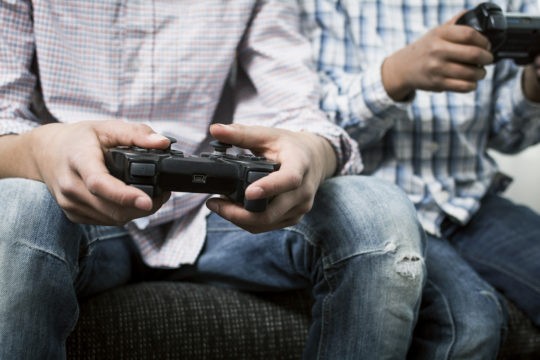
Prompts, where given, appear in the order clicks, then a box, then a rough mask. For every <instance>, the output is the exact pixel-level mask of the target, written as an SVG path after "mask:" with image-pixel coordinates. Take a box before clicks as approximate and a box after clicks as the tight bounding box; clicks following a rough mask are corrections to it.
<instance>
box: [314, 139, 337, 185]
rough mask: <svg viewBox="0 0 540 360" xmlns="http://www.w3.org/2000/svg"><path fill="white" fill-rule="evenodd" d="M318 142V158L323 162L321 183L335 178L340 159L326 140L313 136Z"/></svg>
mask: <svg viewBox="0 0 540 360" xmlns="http://www.w3.org/2000/svg"><path fill="white" fill-rule="evenodd" d="M313 137H314V138H315V140H316V149H317V156H318V158H319V159H320V160H321V162H322V167H321V169H322V172H321V183H322V182H323V181H324V180H326V179H328V178H330V177H332V176H334V175H335V173H336V171H337V164H338V158H337V154H336V152H335V150H334V147H333V146H332V144H331V143H330V141H328V140H327V139H326V138H324V137H322V136H320V135H316V134H313Z"/></svg>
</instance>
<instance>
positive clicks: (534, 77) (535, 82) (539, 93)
mask: <svg viewBox="0 0 540 360" xmlns="http://www.w3.org/2000/svg"><path fill="white" fill-rule="evenodd" d="M522 87H523V93H524V94H525V97H526V98H527V99H529V100H530V101H534V102H540V56H537V57H536V58H535V59H534V62H533V63H532V64H530V65H527V66H526V67H525V69H524V71H523V82H522Z"/></svg>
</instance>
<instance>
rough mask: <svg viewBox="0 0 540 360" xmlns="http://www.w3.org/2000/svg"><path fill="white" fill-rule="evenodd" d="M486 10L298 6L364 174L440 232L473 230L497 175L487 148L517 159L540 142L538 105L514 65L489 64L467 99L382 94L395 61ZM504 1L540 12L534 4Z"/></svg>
mask: <svg viewBox="0 0 540 360" xmlns="http://www.w3.org/2000/svg"><path fill="white" fill-rule="evenodd" d="M478 2H479V1H462V0H428V1H421V2H417V1H410V0H373V1H367V0H341V1H335V0H302V1H300V3H301V4H302V7H303V9H302V12H303V16H302V18H303V22H302V27H303V31H304V32H305V34H306V35H307V36H308V37H309V39H310V40H311V42H312V44H313V56H314V57H315V58H316V59H317V60H318V70H319V72H320V78H321V82H322V85H323V99H322V102H321V106H322V108H323V109H324V110H325V111H326V112H327V113H328V114H330V116H331V118H332V120H333V121H334V122H335V123H337V124H339V125H341V126H342V127H344V128H346V129H347V130H348V132H349V133H350V134H351V135H352V137H353V138H354V139H355V140H357V141H358V143H359V145H360V147H361V152H362V159H363V162H364V166H365V169H366V172H367V173H371V174H373V175H374V176H377V177H380V178H382V179H385V180H388V181H390V182H392V183H396V184H397V185H399V186H400V187H401V188H402V189H403V190H404V191H405V192H406V193H407V194H408V195H409V197H410V199H411V200H412V201H413V202H414V204H415V205H416V207H417V209H418V213H419V217H420V220H421V222H422V224H423V225H424V228H425V229H426V230H427V231H428V232H429V233H432V234H440V229H439V227H440V226H439V225H440V223H441V222H442V220H443V219H444V217H446V216H448V217H449V218H451V219H453V220H454V221H457V222H459V223H462V224H465V223H466V222H467V221H468V220H469V219H470V217H471V216H472V214H474V212H475V211H476V210H477V209H478V207H479V206H480V204H479V202H480V199H481V198H482V197H483V196H484V194H485V193H486V192H487V191H488V189H489V188H490V186H492V185H493V184H492V183H493V179H494V176H495V174H496V172H497V168H496V164H495V163H494V161H493V159H492V158H491V157H490V156H489V155H488V153H487V152H486V151H487V149H488V148H494V149H497V150H499V151H502V152H507V153H515V152H518V151H520V150H521V149H523V148H525V147H527V146H530V145H532V144H534V143H537V142H538V141H539V140H540V105H539V104H534V103H531V102H529V101H527V100H526V99H525V98H524V96H523V93H522V90H521V85H520V79H521V74H522V71H521V69H520V68H519V67H517V66H515V64H513V62H512V61H509V60H507V61H501V62H498V63H497V64H495V65H490V66H488V67H487V76H486V78H485V79H484V80H482V81H480V82H479V84H478V89H477V90H476V91H474V92H470V93H467V94H460V93H453V92H442V93H435V92H426V91H416V93H415V96H414V98H413V99H410V101H409V102H402V103H397V102H395V101H393V100H392V99H391V98H390V97H389V96H388V95H387V93H386V91H385V90H384V88H383V85H382V81H381V66H382V62H383V61H384V59H385V58H386V57H387V56H388V55H390V54H391V53H393V52H395V51H396V50H398V49H400V48H402V47H404V46H405V45H407V44H409V43H411V42H413V41H415V40H416V39H418V38H419V37H421V36H422V35H424V34H425V33H426V32H427V31H428V30H429V29H431V28H433V27H436V26H437V25H439V24H441V23H443V22H445V21H447V20H448V19H450V18H451V17H452V16H454V15H455V14H457V13H458V12H460V11H462V10H463V9H466V8H472V7H474V6H475V5H476V4H477V3H478ZM498 3H499V5H501V7H502V8H503V9H506V10H507V11H514V12H515V11H520V12H530V13H531V12H532V13H534V12H535V11H536V0H515V1H509V2H508V3H507V4H506V3H504V2H502V1H499V2H498Z"/></svg>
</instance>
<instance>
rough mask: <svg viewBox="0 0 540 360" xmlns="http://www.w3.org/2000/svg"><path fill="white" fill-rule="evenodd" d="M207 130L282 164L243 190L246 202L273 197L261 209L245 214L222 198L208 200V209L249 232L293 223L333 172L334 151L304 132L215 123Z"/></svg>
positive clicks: (315, 137)
mask: <svg viewBox="0 0 540 360" xmlns="http://www.w3.org/2000/svg"><path fill="white" fill-rule="evenodd" d="M210 133H211V134H212V136H213V137H214V138H216V139H217V140H219V141H222V142H225V143H228V144H231V145H234V146H237V147H240V148H245V149H249V150H251V151H252V152H253V153H254V154H257V155H262V156H265V157H266V158H267V159H269V160H273V161H276V162H279V163H280V164H281V166H280V169H279V170H278V171H276V172H273V173H271V174H269V175H267V176H265V177H263V178H261V179H259V180H257V181H256V182H254V183H252V184H250V185H249V186H248V188H247V189H246V193H245V197H246V199H248V200H256V199H261V198H272V201H271V202H269V204H268V207H267V208H266V210H265V211H264V212H262V213H254V212H249V211H247V210H245V209H244V208H243V207H242V206H241V205H239V204H235V203H233V202H231V201H229V200H227V199H224V198H212V199H209V200H208V201H207V206H208V208H209V209H210V210H212V211H214V212H216V213H217V214H219V215H220V216H222V217H223V218H225V219H227V220H229V221H231V222H232V223H234V224H236V225H237V226H239V227H241V228H243V229H245V230H247V231H249V232H251V233H260V232H264V231H269V230H274V229H280V228H284V227H287V226H291V225H294V224H296V223H298V221H300V219H301V218H302V216H303V215H304V214H306V213H307V212H308V211H310V210H311V207H312V206H313V200H314V198H315V194H316V192H317V189H318V188H319V185H320V184H321V183H322V182H323V181H324V180H325V179H326V178H327V177H330V176H331V175H332V174H333V173H334V172H335V168H336V155H335V153H334V150H333V149H332V147H331V145H330V143H329V142H328V141H327V140H326V139H324V138H322V137H320V136H318V135H315V134H312V133H309V132H293V131H289V130H284V129H277V128H269V127H262V126H245V125H240V124H232V125H222V124H215V125H212V126H211V128H210Z"/></svg>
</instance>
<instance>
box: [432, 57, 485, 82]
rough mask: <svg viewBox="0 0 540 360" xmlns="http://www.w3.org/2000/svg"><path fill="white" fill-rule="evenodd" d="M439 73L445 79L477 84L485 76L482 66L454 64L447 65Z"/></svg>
mask: <svg viewBox="0 0 540 360" xmlns="http://www.w3.org/2000/svg"><path fill="white" fill-rule="evenodd" d="M441 72H442V75H443V76H444V77H446V78H449V79H458V80H465V81H468V82H477V81H479V80H482V79H483V78H484V77H485V76H486V69H485V68H484V67H483V66H478V65H469V64H462V63H461V64H460V63H455V62H450V63H448V64H447V65H446V66H445V67H444V69H441Z"/></svg>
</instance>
